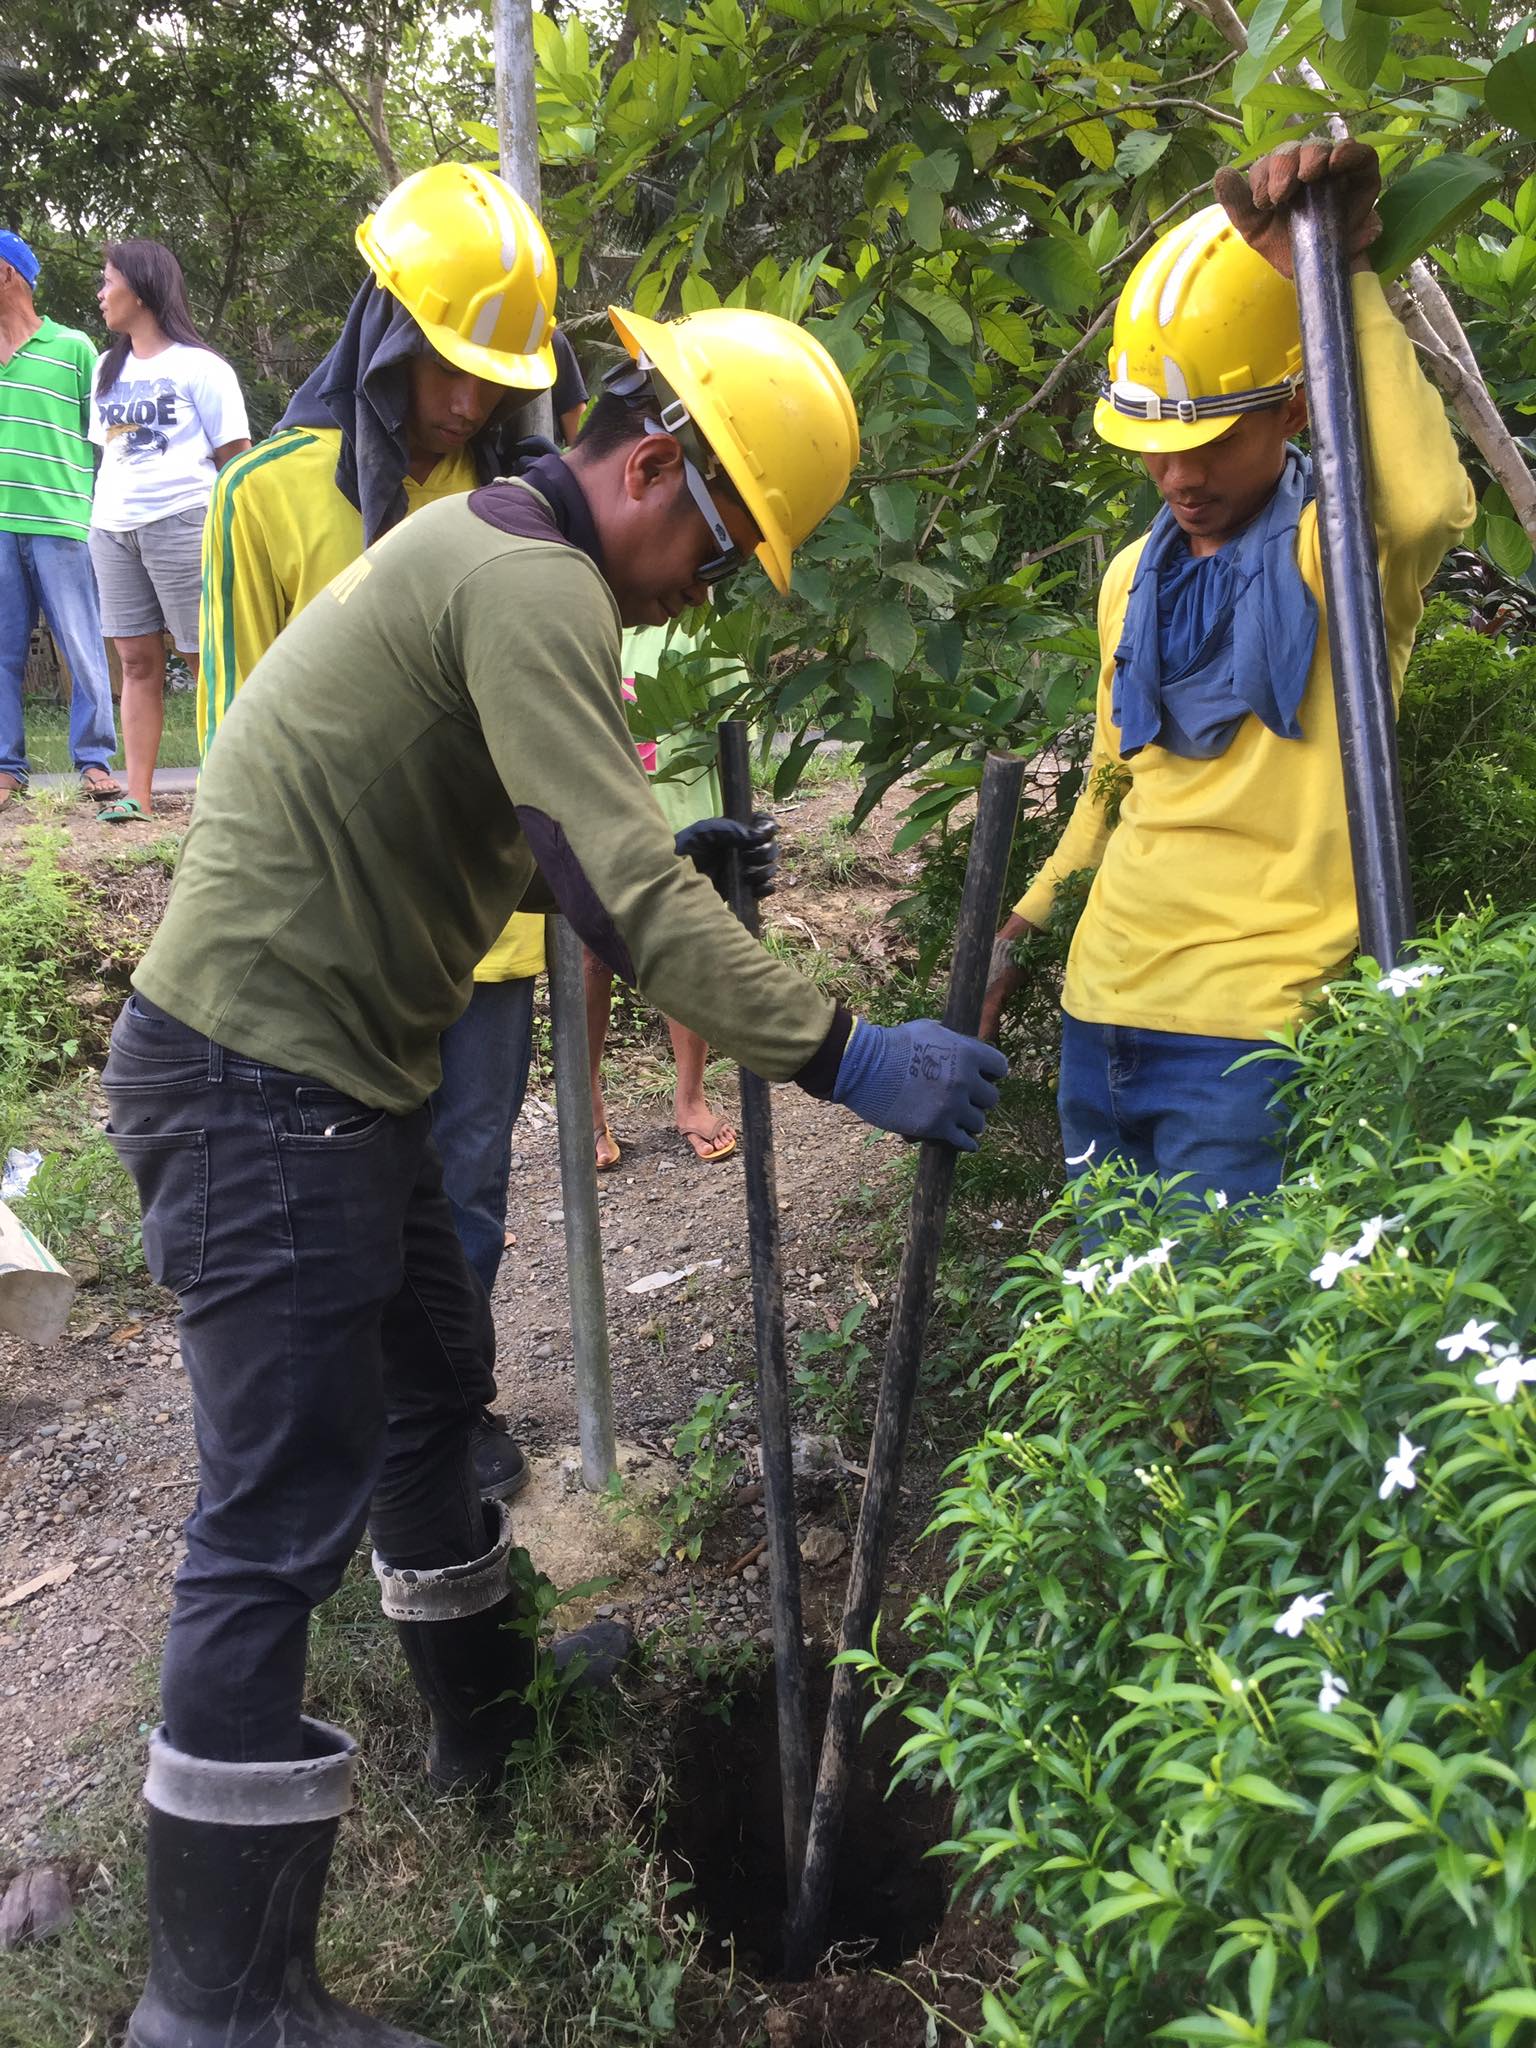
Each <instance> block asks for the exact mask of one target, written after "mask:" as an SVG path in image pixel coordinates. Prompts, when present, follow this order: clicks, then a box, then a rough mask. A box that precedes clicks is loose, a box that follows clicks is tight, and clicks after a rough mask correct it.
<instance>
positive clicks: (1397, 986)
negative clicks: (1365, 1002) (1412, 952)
mask: <svg viewBox="0 0 1536 2048" xmlns="http://www.w3.org/2000/svg"><path fill="white" fill-rule="evenodd" d="M1444 972H1445V969H1444V968H1443V967H1441V966H1440V965H1439V964H1438V963H1437V962H1436V961H1433V960H1415V961H1414V962H1413V964H1412V966H1410V967H1394V968H1393V969H1392V971H1391V972H1390V974H1384V975H1383V976H1382V978H1381V980H1380V981H1378V982H1377V984H1376V986H1377V988H1379V989H1380V990H1381V991H1382V993H1383V994H1384V995H1389V996H1405V995H1407V993H1408V991H1409V990H1410V989H1415V988H1418V987H1420V986H1421V985H1422V984H1423V983H1424V982H1426V981H1433V980H1434V978H1435V976H1436V975H1437V974H1444Z"/></svg>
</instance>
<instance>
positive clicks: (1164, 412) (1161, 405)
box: [1099, 373, 1302, 427]
mask: <svg viewBox="0 0 1536 2048" xmlns="http://www.w3.org/2000/svg"><path fill="white" fill-rule="evenodd" d="M1301 382H1302V379H1301V376H1300V374H1299V373H1298V374H1297V375H1296V376H1294V377H1285V378H1283V379H1282V380H1281V381H1280V383H1278V384H1257V385H1255V386H1254V388H1253V389H1252V390H1251V391H1223V392H1220V393H1213V394H1211V395H1210V396H1208V397H1204V398H1163V397H1160V396H1159V395H1158V393H1157V392H1155V391H1144V390H1142V389H1141V387H1140V386H1134V387H1127V386H1126V385H1124V384H1117V383H1111V382H1110V380H1109V378H1108V377H1104V378H1102V379H1101V380H1100V383H1099V393H1100V396H1101V397H1103V398H1105V399H1107V400H1108V402H1109V404H1110V405H1111V406H1113V408H1114V410H1115V411H1116V412H1118V413H1123V414H1124V415H1125V417H1126V418H1127V419H1130V420H1150V421H1151V422H1152V423H1153V424H1154V425H1155V424H1157V422H1159V421H1161V420H1177V421H1178V422H1179V424H1180V425H1181V426H1185V427H1192V426H1193V425H1194V424H1195V422H1196V421H1197V420H1221V419H1231V418H1232V417H1233V416H1234V415H1235V414H1237V413H1244V412H1270V411H1272V410H1273V409H1274V408H1275V407H1277V406H1281V405H1286V404H1288V403H1289V402H1290V400H1291V399H1293V398H1294V397H1295V396H1296V393H1297V391H1298V390H1299V389H1300V388H1301Z"/></svg>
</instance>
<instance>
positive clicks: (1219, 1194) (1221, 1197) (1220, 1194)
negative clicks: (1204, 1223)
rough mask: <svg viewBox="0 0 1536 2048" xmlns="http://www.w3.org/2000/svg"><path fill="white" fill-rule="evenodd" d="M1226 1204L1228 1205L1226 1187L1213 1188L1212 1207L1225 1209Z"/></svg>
mask: <svg viewBox="0 0 1536 2048" xmlns="http://www.w3.org/2000/svg"><path fill="white" fill-rule="evenodd" d="M1226 1206H1227V1191H1226V1189H1225V1188H1216V1189H1215V1190H1213V1192H1212V1195H1211V1207H1212V1208H1213V1209H1225V1207H1226Z"/></svg>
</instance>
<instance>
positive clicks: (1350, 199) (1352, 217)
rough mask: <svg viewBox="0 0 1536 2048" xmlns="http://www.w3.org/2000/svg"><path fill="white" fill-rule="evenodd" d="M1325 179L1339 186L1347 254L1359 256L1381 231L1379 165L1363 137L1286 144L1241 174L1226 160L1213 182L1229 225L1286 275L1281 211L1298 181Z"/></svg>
mask: <svg viewBox="0 0 1536 2048" xmlns="http://www.w3.org/2000/svg"><path fill="white" fill-rule="evenodd" d="M1325 182H1326V183H1330V184H1331V183H1335V182H1337V183H1340V184H1342V185H1343V187H1344V219H1345V238H1346V241H1347V243H1348V249H1349V255H1350V257H1351V259H1354V258H1356V257H1360V256H1363V255H1364V254H1365V251H1366V250H1367V249H1368V248H1369V247H1370V246H1371V244H1372V242H1374V241H1375V239H1376V237H1377V236H1378V235H1379V234H1380V233H1381V216H1380V214H1379V213H1377V211H1376V201H1377V199H1378V198H1379V197H1380V194H1381V165H1380V164H1379V163H1378V162H1377V160H1376V152H1375V150H1374V149H1372V148H1371V146H1370V144H1369V143H1368V142H1301V143H1295V142H1292V143H1287V144H1286V145H1285V147H1284V148H1282V149H1272V150H1271V151H1270V152H1269V154H1268V156H1261V157H1260V158H1259V160H1258V162H1257V163H1256V164H1254V165H1253V166H1252V168H1251V169H1250V170H1249V171H1247V172H1246V173H1244V172H1242V171H1239V170H1235V169H1233V168H1232V166H1230V165H1228V166H1227V167H1226V168H1225V169H1223V170H1219V171H1218V172H1217V173H1216V176H1215V179H1214V181H1213V183H1214V188H1215V192H1216V197H1217V198H1218V199H1219V200H1220V201H1221V203H1222V205H1223V206H1224V207H1225V208H1226V213H1227V218H1228V220H1229V221H1231V223H1232V225H1233V227H1235V228H1236V229H1237V232H1238V233H1239V234H1240V235H1241V236H1242V238H1243V240H1244V241H1245V242H1246V243H1247V244H1248V246H1249V248H1251V249H1257V250H1258V252H1259V254H1260V255H1261V256H1262V257H1263V258H1264V259H1265V261H1266V262H1268V263H1272V264H1273V265H1274V267H1275V269H1276V270H1278V271H1279V273H1280V275H1281V276H1282V277H1289V276H1291V274H1292V273H1291V229H1290V222H1289V220H1288V218H1287V216H1288V215H1289V213H1290V210H1291V207H1292V205H1293V204H1294V202H1295V199H1296V195H1297V193H1298V192H1299V191H1300V190H1301V188H1302V186H1303V185H1317V184H1322V183H1325Z"/></svg>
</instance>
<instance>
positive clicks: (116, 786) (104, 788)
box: [80, 775, 127, 804]
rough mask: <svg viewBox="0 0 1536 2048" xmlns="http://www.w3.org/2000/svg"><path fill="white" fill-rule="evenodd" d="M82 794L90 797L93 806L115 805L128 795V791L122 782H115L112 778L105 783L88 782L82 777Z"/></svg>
mask: <svg viewBox="0 0 1536 2048" xmlns="http://www.w3.org/2000/svg"><path fill="white" fill-rule="evenodd" d="M80 794H81V795H82V796H85V797H89V798H90V800H91V802H92V803H93V804H115V803H118V802H119V801H121V799H122V798H123V797H125V796H126V795H127V791H126V790H125V789H124V788H123V785H122V784H121V783H120V782H114V781H113V780H112V778H111V777H110V776H108V778H107V780H106V781H105V782H87V781H86V779H85V777H84V776H83V775H82V776H81V778H80Z"/></svg>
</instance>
